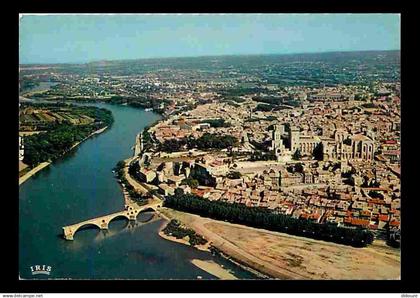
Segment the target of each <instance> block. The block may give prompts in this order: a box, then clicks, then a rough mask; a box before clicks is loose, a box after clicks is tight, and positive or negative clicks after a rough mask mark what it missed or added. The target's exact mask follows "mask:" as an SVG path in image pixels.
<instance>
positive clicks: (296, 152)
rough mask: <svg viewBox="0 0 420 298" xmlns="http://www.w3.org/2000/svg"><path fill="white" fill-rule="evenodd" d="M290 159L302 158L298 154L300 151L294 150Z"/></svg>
mask: <svg viewBox="0 0 420 298" xmlns="http://www.w3.org/2000/svg"><path fill="white" fill-rule="evenodd" d="M292 158H293V159H294V160H300V159H301V158H302V155H301V154H300V149H299V148H298V149H296V151H295V153H293V156H292Z"/></svg>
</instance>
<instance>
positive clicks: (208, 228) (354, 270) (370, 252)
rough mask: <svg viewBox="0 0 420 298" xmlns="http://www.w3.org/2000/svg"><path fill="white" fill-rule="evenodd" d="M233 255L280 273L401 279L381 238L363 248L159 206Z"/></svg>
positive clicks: (396, 255)
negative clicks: (232, 222)
mask: <svg viewBox="0 0 420 298" xmlns="http://www.w3.org/2000/svg"><path fill="white" fill-rule="evenodd" d="M161 213H162V214H165V215H166V216H167V217H169V218H174V219H177V220H179V221H181V222H182V223H184V224H187V225H188V226H189V227H190V228H191V229H193V230H194V231H196V232H197V233H199V234H200V235H202V236H203V237H204V238H205V239H207V240H208V241H209V242H210V245H211V246H213V247H215V248H217V249H218V250H219V251H221V252H222V253H223V254H225V255H226V256H228V259H229V258H232V259H233V260H234V261H236V262H238V263H240V264H242V265H245V266H246V267H250V268H252V269H255V270H256V271H258V272H261V273H263V274H264V275H268V276H271V277H272V278H278V279H321V280H322V279H324V280H328V279H336V280H351V279H377V280H379V279H386V280H398V279H400V276H401V275H400V251H399V250H398V249H393V248H390V247H388V246H386V245H385V244H384V243H382V242H381V241H379V240H376V241H375V242H374V243H373V244H372V245H370V246H368V247H365V248H355V247H351V246H345V245H340V244H336V243H331V242H325V241H320V240H314V239H309V238H304V237H298V236H292V235H288V234H283V233H279V232H273V231H268V230H264V229H257V228H251V227H247V226H243V225H238V224H231V223H227V222H223V221H217V220H212V219H209V218H203V217H200V216H197V215H193V214H189V213H184V212H179V211H176V210H172V209H169V208H161Z"/></svg>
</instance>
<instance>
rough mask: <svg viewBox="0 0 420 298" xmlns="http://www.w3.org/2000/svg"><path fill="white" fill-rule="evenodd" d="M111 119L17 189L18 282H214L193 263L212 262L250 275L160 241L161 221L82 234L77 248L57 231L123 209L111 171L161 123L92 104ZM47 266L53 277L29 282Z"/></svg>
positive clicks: (123, 224)
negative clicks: (152, 126)
mask: <svg viewBox="0 0 420 298" xmlns="http://www.w3.org/2000/svg"><path fill="white" fill-rule="evenodd" d="M90 105H94V106H97V107H105V108H107V109H109V110H111V111H112V114H113V116H114V119H115V122H114V124H113V125H112V126H111V127H110V128H109V129H107V130H106V131H105V132H104V133H102V134H100V135H97V136H95V137H93V138H90V139H88V140H86V141H85V142H84V143H82V144H81V145H79V146H78V147H77V148H76V149H75V150H73V151H72V152H70V153H68V154H67V155H65V156H64V157H63V158H61V159H60V160H57V161H56V162H54V163H53V164H51V165H50V166H48V167H47V168H45V169H44V170H42V171H40V172H39V173H37V174H36V175H34V176H33V177H31V178H30V179H29V180H28V181H26V182H25V183H23V184H22V185H21V186H20V187H19V219H20V222H19V223H20V224H19V271H20V277H21V278H23V279H44V278H52V279H54V278H60V279H67V278H71V279H197V277H198V276H201V277H202V278H203V279H217V278H216V277H215V276H213V275H211V274H209V273H207V272H205V271H203V270H201V269H200V268H198V267H196V266H195V265H193V264H192V263H191V260H192V259H202V260H213V261H215V262H217V263H219V264H221V265H223V266H224V267H225V268H228V269H230V270H231V271H232V273H233V274H234V275H235V276H237V277H238V278H256V277H255V276H254V275H253V274H251V273H249V272H247V271H245V270H242V269H241V268H240V267H238V266H236V265H234V264H232V263H230V262H229V261H226V260H225V259H223V258H221V257H218V256H212V255H211V254H210V253H208V252H203V251H199V250H196V249H194V248H192V247H189V246H186V245H183V244H179V243H174V242H171V241H168V240H165V239H162V238H161V237H159V235H158V234H157V233H158V230H159V228H160V227H161V226H162V225H163V224H165V221H164V220H162V219H159V220H158V221H155V222H151V223H148V224H145V225H137V226H131V225H128V222H127V221H126V220H124V219H121V220H115V221H113V222H111V224H110V229H109V231H101V230H99V229H96V228H95V229H84V230H80V231H78V232H77V233H76V234H75V238H74V241H66V240H64V239H63V238H62V236H61V234H62V227H63V226H65V225H69V224H72V223H76V222H80V221H82V220H85V219H88V218H92V217H96V216H100V215H105V214H108V213H112V212H115V211H120V210H122V209H123V208H124V200H123V196H122V192H121V189H120V186H119V184H118V183H117V181H116V179H115V178H114V175H113V173H112V168H113V167H114V166H115V164H116V163H117V162H118V161H119V160H122V159H126V158H128V157H130V156H132V154H133V153H132V150H131V147H132V145H133V143H134V141H135V136H136V135H137V133H139V132H140V131H141V130H142V129H143V128H144V127H145V126H146V125H149V124H151V123H153V122H154V121H156V120H157V119H159V115H157V114H155V113H153V112H145V111H144V110H141V109H135V108H132V107H128V106H117V105H106V104H90ZM35 265H46V266H51V268H52V269H51V274H50V276H46V275H32V273H31V269H30V267H31V266H35Z"/></svg>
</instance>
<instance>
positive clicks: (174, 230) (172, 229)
mask: <svg viewBox="0 0 420 298" xmlns="http://www.w3.org/2000/svg"><path fill="white" fill-rule="evenodd" d="M162 231H163V233H165V235H168V236H173V237H175V238H176V239H182V238H185V237H187V236H188V241H189V243H190V245H191V246H195V245H203V244H206V243H207V240H206V239H204V238H203V236H201V235H198V234H197V233H196V232H195V231H194V230H191V229H187V228H184V227H182V226H181V223H180V222H179V221H177V220H175V219H172V220H171V221H170V222H169V223H168V225H167V226H166V227H165V228H164V229H163V230H162Z"/></svg>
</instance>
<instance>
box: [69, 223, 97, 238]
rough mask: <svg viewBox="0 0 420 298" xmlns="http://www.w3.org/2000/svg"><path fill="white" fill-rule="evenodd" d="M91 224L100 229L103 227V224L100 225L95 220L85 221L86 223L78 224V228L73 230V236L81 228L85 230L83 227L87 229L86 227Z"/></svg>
mask: <svg viewBox="0 0 420 298" xmlns="http://www.w3.org/2000/svg"><path fill="white" fill-rule="evenodd" d="M89 226H94V227H97V228H98V229H99V230H100V229H101V226H100V225H98V224H97V223H95V222H88V223H85V224H82V225H80V226H78V227H77V228H76V229H74V230H73V231H71V232H72V234H73V236H74V235H75V234H76V232H77V231H79V230H83V229H85V228H86V227H89Z"/></svg>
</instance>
